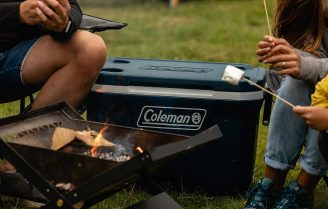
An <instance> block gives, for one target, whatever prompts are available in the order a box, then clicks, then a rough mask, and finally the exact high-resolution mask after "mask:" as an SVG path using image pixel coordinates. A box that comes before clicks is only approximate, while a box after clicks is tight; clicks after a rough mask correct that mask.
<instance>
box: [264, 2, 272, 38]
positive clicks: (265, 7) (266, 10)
mask: <svg viewBox="0 0 328 209" xmlns="http://www.w3.org/2000/svg"><path fill="white" fill-rule="evenodd" d="M263 4H264V10H265V15H266V19H267V23H268V29H269V34H270V36H272V32H271V27H270V21H269V14H268V8H267V4H266V0H263Z"/></svg>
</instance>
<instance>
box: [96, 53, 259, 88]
mask: <svg viewBox="0 0 328 209" xmlns="http://www.w3.org/2000/svg"><path fill="white" fill-rule="evenodd" d="M227 65H233V66H235V67H237V68H239V69H242V70H244V71H245V74H244V76H245V77H247V78H249V79H250V80H252V81H254V82H256V83H257V84H259V85H262V86H263V85H264V78H265V71H264V69H263V68H253V67H252V66H251V65H248V64H242V63H224V62H197V61H176V60H156V59H140V58H120V57H116V58H112V59H109V60H108V61H107V62H106V63H105V65H104V67H103V69H102V71H101V72H100V75H99V77H98V80H97V82H96V84H98V85H111V86H112V85H116V86H148V87H165V88H181V89H198V90H214V91H228V92H229V91H231V92H249V91H259V89H258V88H256V87H255V86H252V85H249V84H248V83H247V82H245V81H244V80H241V81H240V83H239V85H238V86H234V85H230V84H228V83H226V82H224V81H222V80H221V78H222V75H223V73H224V70H225V67H226V66H227Z"/></svg>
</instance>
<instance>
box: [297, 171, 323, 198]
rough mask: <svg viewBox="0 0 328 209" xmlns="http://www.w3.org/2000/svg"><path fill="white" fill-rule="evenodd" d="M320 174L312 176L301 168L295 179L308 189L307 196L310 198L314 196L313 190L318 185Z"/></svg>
mask: <svg viewBox="0 0 328 209" xmlns="http://www.w3.org/2000/svg"><path fill="white" fill-rule="evenodd" d="M320 179H321V176H314V175H311V174H308V173H306V172H305V171H304V170H303V169H302V170H301V172H300V174H299V175H298V177H297V179H296V181H297V183H298V184H299V185H301V186H303V187H305V188H306V189H307V190H308V197H309V198H310V199H313V198H314V190H315V188H316V186H317V185H318V183H319V181H320Z"/></svg>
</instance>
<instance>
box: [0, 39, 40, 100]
mask: <svg viewBox="0 0 328 209" xmlns="http://www.w3.org/2000/svg"><path fill="white" fill-rule="evenodd" d="M37 40H38V38H36V39H31V40H27V41H23V42H20V43H18V44H17V45H16V46H14V47H13V48H12V49H10V50H9V51H5V52H0V102H8V101H13V100H17V99H19V98H21V97H24V96H27V95H29V94H32V93H34V92H36V91H37V90H39V89H40V87H41V86H39V85H25V84H24V83H23V81H22V79H21V68H22V65H23V62H24V60H25V57H26V55H27V54H28V52H29V50H30V49H31V48H32V47H33V45H34V44H35V43H36V42H37Z"/></svg>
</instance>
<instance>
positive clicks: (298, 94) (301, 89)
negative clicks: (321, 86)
mask: <svg viewBox="0 0 328 209" xmlns="http://www.w3.org/2000/svg"><path fill="white" fill-rule="evenodd" d="M313 89H314V87H313V86H312V85H311V84H309V83H306V82H305V81H302V80H297V79H294V78H292V77H287V78H285V79H284V81H283V83H282V85H281V87H280V89H279V90H278V95H279V96H281V97H283V98H284V99H286V100H288V101H290V102H292V103H294V104H298V105H309V104H310V102H311V101H310V97H311V94H312V93H313Z"/></svg>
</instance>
